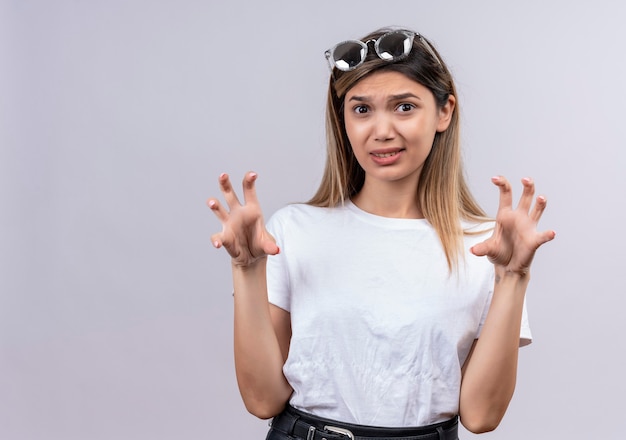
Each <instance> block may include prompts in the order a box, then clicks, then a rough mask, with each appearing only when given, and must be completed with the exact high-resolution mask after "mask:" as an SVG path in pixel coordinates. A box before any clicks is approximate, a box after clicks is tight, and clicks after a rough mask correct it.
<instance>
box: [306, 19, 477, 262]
mask: <svg viewBox="0 0 626 440" xmlns="http://www.w3.org/2000/svg"><path fill="white" fill-rule="evenodd" d="M390 30H396V29H380V30H378V31H375V32H373V33H371V34H370V35H368V36H366V37H365V38H363V40H362V41H368V40H371V39H376V38H378V37H379V36H381V35H382V34H384V33H386V32H389V31H390ZM373 52H374V51H372V50H370V51H369V53H368V56H367V58H366V60H365V62H364V63H363V64H362V65H361V66H359V67H358V68H356V69H355V70H352V71H348V72H344V71H340V70H337V69H336V68H335V69H333V72H332V75H331V78H330V82H329V87H328V96H327V105H326V140H327V152H326V154H327V156H326V166H325V169H324V175H323V177H322V182H321V184H320V186H319V188H318V190H317V192H316V193H315V195H314V196H313V198H311V200H309V201H308V202H307V203H308V204H310V205H313V206H320V207H333V206H337V205H338V204H343V203H344V202H345V200H346V199H349V198H351V197H352V196H354V195H355V194H357V193H358V192H359V191H360V190H361V188H362V187H363V183H364V181H365V172H364V171H363V169H362V168H361V166H360V165H359V163H358V162H357V160H356V157H355V156H354V153H353V152H352V147H351V146H350V141H349V140H348V136H347V134H346V130H345V124H344V120H343V105H344V98H345V95H346V93H347V92H348V90H350V89H351V88H352V87H353V86H354V85H355V84H356V83H357V82H358V81H360V80H361V79H363V78H364V77H366V76H367V75H370V74H371V73H373V72H381V71H395V72H400V73H402V74H404V75H406V76H407V77H408V78H410V79H412V80H414V81H417V82H418V83H420V84H421V85H423V86H425V87H427V88H428V89H429V90H430V91H431V92H432V93H433V95H434V97H435V101H436V102H437V105H438V106H439V107H440V108H441V107H443V106H444V105H445V104H446V102H447V101H448V98H449V96H450V95H452V96H454V97H455V98H456V106H455V108H454V110H453V113H452V117H451V121H450V125H449V126H448V128H447V129H446V130H445V131H443V132H438V133H437V134H436V135H435V139H434V141H433V146H432V150H431V152H430V154H429V155H428V157H427V158H426V161H425V162H424V166H423V169H422V173H421V175H420V178H419V182H418V187H417V202H418V204H419V207H420V209H421V211H422V213H423V215H424V217H425V218H426V220H428V221H429V222H430V224H431V225H432V226H433V228H434V229H435V231H436V232H437V235H438V236H439V239H440V241H441V245H442V247H443V250H444V253H445V255H446V259H447V262H448V268H449V269H450V270H452V269H453V268H456V267H458V260H459V256H460V255H462V253H461V250H462V244H463V235H464V234H469V233H468V232H465V231H464V230H463V228H462V226H461V220H468V221H473V222H484V221H487V220H488V218H487V215H486V214H485V212H484V211H483V210H482V208H481V207H480V206H479V205H478V203H477V202H476V200H475V199H474V197H473V196H472V194H471V192H470V190H469V188H468V186H467V184H466V181H465V177H464V171H463V164H462V158H461V146H460V121H459V105H458V97H457V94H456V88H455V86H454V81H453V79H452V75H451V74H450V71H449V70H448V68H447V67H446V66H445V64H444V62H443V60H442V59H441V57H440V56H439V54H438V53H437V51H436V49H435V48H434V47H433V46H432V45H431V44H430V43H428V41H427V40H426V39H424V38H423V37H421V36H419V35H417V34H416V37H415V38H414V40H413V47H412V49H411V52H410V54H409V55H408V56H407V57H406V58H403V59H401V60H399V61H394V62H388V61H383V60H381V59H379V58H378V56H377V55H376V54H375V53H373Z"/></svg>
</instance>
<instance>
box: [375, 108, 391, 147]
mask: <svg viewBox="0 0 626 440" xmlns="http://www.w3.org/2000/svg"><path fill="white" fill-rule="evenodd" d="M395 136H396V131H395V127H394V125H393V119H392V117H391V116H390V115H387V114H385V113H382V114H379V115H378V117H377V118H376V120H375V121H374V140H376V141H378V142H387V141H390V140H393V139H394V138H395Z"/></svg>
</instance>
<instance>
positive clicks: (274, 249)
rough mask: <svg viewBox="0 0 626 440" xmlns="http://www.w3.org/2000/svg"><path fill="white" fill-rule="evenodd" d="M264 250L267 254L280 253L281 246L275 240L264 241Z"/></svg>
mask: <svg viewBox="0 0 626 440" xmlns="http://www.w3.org/2000/svg"><path fill="white" fill-rule="evenodd" d="M263 252H264V253H266V254H267V255H278V254H279V253H280V248H279V247H278V245H277V244H276V243H274V242H273V241H266V242H265V243H263Z"/></svg>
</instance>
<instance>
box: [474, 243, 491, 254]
mask: <svg viewBox="0 0 626 440" xmlns="http://www.w3.org/2000/svg"><path fill="white" fill-rule="evenodd" d="M470 252H471V253H472V254H474V255H476V256H477V257H484V256H485V255H487V254H488V253H489V245H488V244H487V241H483V242H482V243H478V244H475V245H474V246H472V247H471V248H470Z"/></svg>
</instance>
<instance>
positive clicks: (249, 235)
mask: <svg viewBox="0 0 626 440" xmlns="http://www.w3.org/2000/svg"><path fill="white" fill-rule="evenodd" d="M256 178H257V175H256V173H247V174H246V175H245V177H244V179H243V197H244V201H245V203H244V204H243V205H242V204H241V202H239V199H238V198H237V195H236V194H235V191H234V190H233V187H232V185H231V183H230V179H229V178H228V175H227V174H222V175H220V177H219V184H220V189H221V191H222V194H224V199H225V200H226V203H227V204H228V208H229V211H227V210H226V209H224V207H223V206H222V205H221V204H220V203H219V202H218V201H217V200H215V199H213V198H210V199H208V200H207V205H208V206H209V208H211V210H212V211H213V212H214V213H215V215H216V216H217V218H218V219H219V220H220V222H221V223H222V232H218V233H217V234H213V235H212V236H211V242H212V243H213V246H215V247H216V248H220V247H222V246H223V247H224V248H225V249H226V250H227V251H228V253H229V254H230V256H231V257H232V259H233V264H234V265H236V266H242V267H247V266H251V265H253V264H254V263H255V262H257V261H259V260H260V259H262V258H265V257H266V256H267V255H275V254H277V253H278V252H279V249H278V246H277V245H276V241H275V240H274V237H272V236H271V234H270V233H269V232H268V231H267V229H265V223H264V222H263V214H262V213H261V207H260V206H259V201H258V199H257V197H256V191H255V188H254V182H255V180H256Z"/></svg>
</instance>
